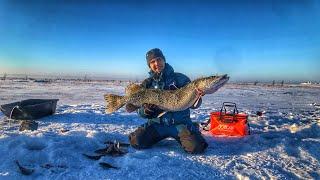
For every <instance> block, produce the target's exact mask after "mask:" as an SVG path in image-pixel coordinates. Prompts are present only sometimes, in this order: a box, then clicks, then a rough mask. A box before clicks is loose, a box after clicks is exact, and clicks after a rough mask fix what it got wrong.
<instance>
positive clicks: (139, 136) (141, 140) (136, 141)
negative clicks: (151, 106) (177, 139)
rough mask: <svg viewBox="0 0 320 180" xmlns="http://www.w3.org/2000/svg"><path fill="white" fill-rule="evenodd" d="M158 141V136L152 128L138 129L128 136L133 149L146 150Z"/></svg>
mask: <svg viewBox="0 0 320 180" xmlns="http://www.w3.org/2000/svg"><path fill="white" fill-rule="evenodd" d="M159 140H160V136H159V134H158V132H157V131H156V129H155V128H154V127H153V126H148V127H146V128H145V127H139V128H138V129H137V130H135V131H134V132H132V133H131V134H130V135H129V141H130V144H131V146H132V147H133V148H136V149H146V148H149V147H151V146H152V145H153V144H155V143H156V142H158V141H159Z"/></svg>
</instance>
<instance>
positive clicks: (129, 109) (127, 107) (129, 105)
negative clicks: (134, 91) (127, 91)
mask: <svg viewBox="0 0 320 180" xmlns="http://www.w3.org/2000/svg"><path fill="white" fill-rule="evenodd" d="M137 109H139V107H138V106H135V105H133V104H130V103H129V104H126V110H127V112H129V113H131V112H133V111H135V110H137Z"/></svg>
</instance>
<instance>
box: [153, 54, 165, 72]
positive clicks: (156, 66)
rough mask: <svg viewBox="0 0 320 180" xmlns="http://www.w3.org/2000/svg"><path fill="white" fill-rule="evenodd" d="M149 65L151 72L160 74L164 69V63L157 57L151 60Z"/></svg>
mask: <svg viewBox="0 0 320 180" xmlns="http://www.w3.org/2000/svg"><path fill="white" fill-rule="evenodd" d="M149 65H150V69H151V70H152V71H153V72H155V73H160V72H161V71H162V70H163V69H164V66H165V62H164V60H163V59H162V58H160V57H158V58H154V59H151V61H150V64H149Z"/></svg>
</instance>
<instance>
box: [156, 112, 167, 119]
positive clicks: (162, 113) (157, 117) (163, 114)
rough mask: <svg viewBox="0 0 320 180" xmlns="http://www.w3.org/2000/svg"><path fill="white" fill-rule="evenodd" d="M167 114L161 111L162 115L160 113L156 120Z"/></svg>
mask: <svg viewBox="0 0 320 180" xmlns="http://www.w3.org/2000/svg"><path fill="white" fill-rule="evenodd" d="M166 113H167V111H163V112H162V113H160V114H159V115H158V116H157V118H161V117H162V116H163V115H165V114H166Z"/></svg>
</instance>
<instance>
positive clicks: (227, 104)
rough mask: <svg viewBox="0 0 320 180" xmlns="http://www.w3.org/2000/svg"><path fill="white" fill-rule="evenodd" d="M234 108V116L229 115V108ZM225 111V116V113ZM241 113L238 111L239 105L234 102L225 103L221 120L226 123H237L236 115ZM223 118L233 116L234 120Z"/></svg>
mask: <svg viewBox="0 0 320 180" xmlns="http://www.w3.org/2000/svg"><path fill="white" fill-rule="evenodd" d="M226 107H228V108H233V111H232V114H230V115H227V108H226ZM223 111H224V115H223V113H222V112H223ZM238 113H239V111H238V109H237V105H236V103H233V102H223V104H222V107H221V110H220V120H223V119H224V120H223V121H224V122H226V123H231V122H234V121H236V115H237V114H238ZM222 116H232V119H230V118H222Z"/></svg>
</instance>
